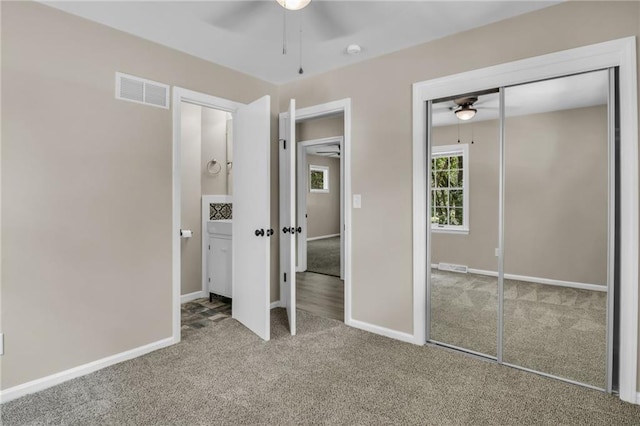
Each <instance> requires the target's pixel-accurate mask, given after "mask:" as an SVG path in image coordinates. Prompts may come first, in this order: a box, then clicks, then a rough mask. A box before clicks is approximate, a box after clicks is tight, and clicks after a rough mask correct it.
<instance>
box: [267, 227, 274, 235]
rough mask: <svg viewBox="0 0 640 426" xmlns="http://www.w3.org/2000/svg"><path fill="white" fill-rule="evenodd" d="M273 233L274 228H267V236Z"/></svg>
mask: <svg viewBox="0 0 640 426" xmlns="http://www.w3.org/2000/svg"><path fill="white" fill-rule="evenodd" d="M272 235H273V229H271V228H269V229H267V237H270V236H272Z"/></svg>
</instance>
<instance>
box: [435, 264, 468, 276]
mask: <svg viewBox="0 0 640 426" xmlns="http://www.w3.org/2000/svg"><path fill="white" fill-rule="evenodd" d="M468 269H469V268H468V267H467V265H454V264H453V263H438V270H440V271H451V272H460V273H462V274H466V273H467V270H468Z"/></svg>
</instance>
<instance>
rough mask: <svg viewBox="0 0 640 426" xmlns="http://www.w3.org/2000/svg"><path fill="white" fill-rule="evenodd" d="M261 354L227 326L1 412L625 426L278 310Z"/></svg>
mask: <svg viewBox="0 0 640 426" xmlns="http://www.w3.org/2000/svg"><path fill="white" fill-rule="evenodd" d="M271 318H272V340H271V341H270V342H263V341H262V340H260V339H259V338H258V337H256V336H255V335H253V334H252V333H251V332H249V331H248V330H247V329H245V328H244V327H243V326H242V325H240V323H238V322H237V321H235V320H233V319H230V318H229V319H225V320H222V321H220V322H218V323H216V324H215V325H213V326H209V327H203V328H200V329H198V330H193V332H192V333H190V334H189V335H188V336H187V337H186V338H185V339H184V340H183V341H182V342H181V343H180V344H178V345H174V346H172V347H169V348H166V349H162V350H159V351H156V352H153V353H151V354H148V355H145V356H143V357H140V358H136V359H133V360H130V361H127V362H124V363H121V364H118V365H115V366H111V367H108V368H106V369H103V370H100V371H98V372H96V373H93V374H90V375H88V376H84V377H81V378H78V379H75V380H72V381H69V382H66V383H63V384H61V385H59V386H56V387H54V388H50V389H47V390H44V391H42V392H39V393H37V394H33V395H29V396H26V397H23V398H21V399H18V400H15V401H12V402H10V403H7V404H4V405H2V406H1V408H0V409H1V415H2V422H3V423H2V424H3V425H4V426H9V425H40V424H65V425H66V424H69V425H205V424H207V425H211V424H220V425H236V424H247V425H248V424H250V425H257V424H269V425H271V424H273V425H294V424H295V425H297V424H341V425H345V424H349V425H381V424H388V425H400V424H406V425H413V424H416V425H426V424H435V425H454V424H455V425H461V424H466V425H510V424H546V425H551V424H553V425H556V424H566V425H569V424H572V425H602V424H616V425H633V424H636V425H637V424H638V422H640V407H639V406H634V405H631V404H627V403H624V402H621V401H620V400H619V399H617V398H616V397H614V396H611V395H607V394H605V393H602V392H599V391H594V390H590V389H586V388H582V387H579V386H574V385H570V384H567V383H563V382H560V381H557V380H553V379H548V378H545V377H541V376H538V375H535V374H531V373H526V372H523V371H519V370H516V369H512V368H509V367H506V366H500V365H497V364H494V363H490V362H486V361H482V360H478V359H474V358H471V357H468V356H465V355H462V354H459V353H455V352H451V351H448V350H446V349H441V348H434V347H424V346H416V345H411V344H408V343H402V342H398V341H395V340H391V339H388V338H385V337H382V336H378V335H374V334H371V333H367V332H364V331H360V330H357V329H354V328H350V327H347V326H345V325H344V324H341V323H340V322H339V321H335V320H330V319H324V318H320V317H316V316H313V315H311V314H308V313H305V312H302V311H299V312H298V321H299V322H298V333H299V334H298V336H295V337H291V336H290V335H289V334H288V331H287V325H286V313H285V311H284V310H283V309H276V310H274V311H272V315H271Z"/></svg>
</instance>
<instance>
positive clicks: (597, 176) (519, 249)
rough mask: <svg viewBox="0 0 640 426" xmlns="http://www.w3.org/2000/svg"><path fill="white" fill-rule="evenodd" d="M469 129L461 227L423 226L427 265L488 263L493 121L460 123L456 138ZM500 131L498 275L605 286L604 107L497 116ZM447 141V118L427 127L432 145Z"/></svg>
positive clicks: (494, 202)
mask: <svg viewBox="0 0 640 426" xmlns="http://www.w3.org/2000/svg"><path fill="white" fill-rule="evenodd" d="M472 129H473V130H472ZM472 131H473V140H474V142H475V143H474V144H473V145H471V144H469V161H468V164H469V166H468V167H469V202H470V206H469V207H470V209H469V212H470V220H469V228H470V231H469V234H468V235H454V234H442V233H433V234H432V236H431V242H432V246H431V247H432V248H431V250H432V252H431V253H432V263H439V262H447V263H456V264H462V265H468V266H469V267H470V268H475V269H483V270H488V271H497V269H498V266H497V258H496V257H495V255H494V249H495V248H496V247H498V193H499V187H498V185H499V133H498V132H499V123H498V121H497V120H491V121H478V122H475V123H474V122H471V123H466V124H462V125H460V137H461V141H462V143H469V142H470V140H471V132H472ZM505 135H506V141H505V155H506V169H505V273H507V274H516V275H524V276H530V277H539V278H548V279H556V280H563V281H573V282H578V283H588V284H600V285H605V284H606V281H607V276H606V275H607V108H606V106H600V107H591V108H580V109H573V110H565V111H556V112H550V113H544V114H535V115H529V116H521V117H511V118H507V120H506V126H505ZM457 139H458V126H456V125H454V126H446V127H436V128H434V129H433V141H434V145H450V144H456V142H457Z"/></svg>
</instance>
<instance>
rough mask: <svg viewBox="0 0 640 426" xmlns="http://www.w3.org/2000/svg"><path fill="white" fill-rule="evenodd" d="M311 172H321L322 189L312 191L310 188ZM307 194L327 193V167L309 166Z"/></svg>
mask: <svg viewBox="0 0 640 426" xmlns="http://www.w3.org/2000/svg"><path fill="white" fill-rule="evenodd" d="M311 172H322V186H323V187H322V189H314V188H311ZM309 192H314V193H323V194H328V193H329V167H328V166H318V165H314V164H310V165H309Z"/></svg>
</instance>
